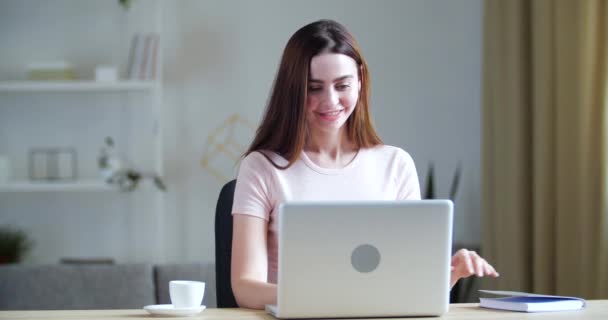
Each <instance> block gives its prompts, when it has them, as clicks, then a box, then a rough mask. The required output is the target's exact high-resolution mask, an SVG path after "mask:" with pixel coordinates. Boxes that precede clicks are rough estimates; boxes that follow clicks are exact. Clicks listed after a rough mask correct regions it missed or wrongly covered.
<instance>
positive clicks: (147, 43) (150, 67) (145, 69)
mask: <svg viewBox="0 0 608 320" xmlns="http://www.w3.org/2000/svg"><path fill="white" fill-rule="evenodd" d="M159 46H160V36H159V34H158V33H147V34H142V33H137V34H135V35H134V36H133V40H132V41H131V50H130V51H129V64H128V66H127V78H128V79H130V80H153V79H156V73H157V72H156V71H157V69H158V62H159V53H158V51H159Z"/></svg>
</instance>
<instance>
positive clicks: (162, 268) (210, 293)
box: [154, 263, 216, 307]
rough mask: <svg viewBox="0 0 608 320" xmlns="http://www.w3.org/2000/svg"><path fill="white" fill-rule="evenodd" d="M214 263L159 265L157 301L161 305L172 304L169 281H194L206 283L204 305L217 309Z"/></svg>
mask: <svg viewBox="0 0 608 320" xmlns="http://www.w3.org/2000/svg"><path fill="white" fill-rule="evenodd" d="M214 268H215V267H214V264H213V263H207V264H203V263H183V264H182V263H180V264H159V265H156V266H155V268H154V279H155V282H156V301H157V302H158V303H160V304H170V303H171V298H170V297H169V281H171V280H194V281H203V282H205V296H204V298H203V304H204V305H206V306H207V307H215V306H216V300H215V269H214Z"/></svg>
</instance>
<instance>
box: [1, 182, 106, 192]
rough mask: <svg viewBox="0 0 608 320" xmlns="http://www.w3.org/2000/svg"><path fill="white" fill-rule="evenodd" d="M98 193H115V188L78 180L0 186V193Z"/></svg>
mask: <svg viewBox="0 0 608 320" xmlns="http://www.w3.org/2000/svg"><path fill="white" fill-rule="evenodd" d="M73 191H79V192H91V191H94V192H98V191H114V192H115V191H116V188H114V187H112V186H109V185H108V184H106V183H105V182H103V181H101V180H80V181H69V182H66V181H57V182H33V181H13V182H10V183H5V184H0V192H73Z"/></svg>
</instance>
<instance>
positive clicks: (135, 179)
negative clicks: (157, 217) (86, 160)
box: [97, 137, 167, 191]
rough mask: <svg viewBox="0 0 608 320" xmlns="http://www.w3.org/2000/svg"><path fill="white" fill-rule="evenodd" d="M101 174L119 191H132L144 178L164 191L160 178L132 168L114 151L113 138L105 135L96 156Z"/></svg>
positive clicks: (165, 188)
mask: <svg viewBox="0 0 608 320" xmlns="http://www.w3.org/2000/svg"><path fill="white" fill-rule="evenodd" d="M97 164H98V166H99V169H100V172H101V176H102V177H103V179H104V180H105V181H106V182H107V183H109V184H111V185H116V186H118V188H119V189H120V190H121V191H133V190H135V189H136V188H137V186H138V185H139V182H140V181H141V180H144V179H152V181H153V182H154V185H155V186H156V187H157V188H158V189H159V190H161V191H166V190H167V187H166V186H165V183H164V182H163V180H162V178H161V177H159V176H158V175H156V174H155V173H146V172H139V171H137V170H135V169H133V168H132V165H131V164H129V162H128V161H127V160H126V159H125V158H124V157H122V156H120V155H119V154H118V152H116V149H115V146H114V139H112V138H111V137H106V139H105V145H104V146H103V147H102V148H101V151H100V153H99V157H98V158H97Z"/></svg>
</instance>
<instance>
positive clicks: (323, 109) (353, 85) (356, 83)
mask: <svg viewBox="0 0 608 320" xmlns="http://www.w3.org/2000/svg"><path fill="white" fill-rule="evenodd" d="M360 89H361V82H360V80H359V72H358V67H357V62H355V60H353V58H351V57H349V56H347V55H344V54H338V53H323V54H320V55H317V56H314V57H313V58H312V60H311V62H310V75H309V77H308V95H307V96H306V113H307V122H308V127H309V129H310V130H311V131H320V132H325V133H331V132H338V131H339V130H340V128H342V126H343V125H344V123H345V122H346V120H347V119H348V117H349V116H350V115H351V113H353V110H355V106H356V105H357V100H358V99H359V90H360Z"/></svg>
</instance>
